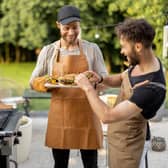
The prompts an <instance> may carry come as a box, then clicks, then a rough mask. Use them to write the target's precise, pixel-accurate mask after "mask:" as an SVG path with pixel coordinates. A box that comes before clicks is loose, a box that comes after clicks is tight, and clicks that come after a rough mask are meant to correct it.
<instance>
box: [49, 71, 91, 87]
mask: <svg viewBox="0 0 168 168" xmlns="http://www.w3.org/2000/svg"><path fill="white" fill-rule="evenodd" d="M76 75H78V74H77V73H71V74H66V75H63V76H59V77H57V76H50V77H48V78H47V80H46V82H47V83H51V84H56V85H72V86H74V85H76V83H75V77H76ZM86 76H87V78H88V79H90V78H91V77H92V74H91V73H87V74H86Z"/></svg>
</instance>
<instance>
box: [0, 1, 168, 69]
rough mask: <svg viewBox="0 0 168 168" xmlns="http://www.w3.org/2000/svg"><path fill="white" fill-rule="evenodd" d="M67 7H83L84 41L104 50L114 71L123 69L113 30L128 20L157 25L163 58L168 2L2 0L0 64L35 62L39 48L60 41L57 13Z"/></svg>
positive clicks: (156, 42) (157, 39) (82, 25)
mask: <svg viewBox="0 0 168 168" xmlns="http://www.w3.org/2000/svg"><path fill="white" fill-rule="evenodd" d="M65 4H71V5H75V6H77V7H79V8H80V11H81V18H82V21H81V27H82V38H84V39H87V40H89V41H93V42H96V43H97V44H98V45H99V46H100V47H101V49H102V51H103V54H104V57H105V60H106V62H108V63H109V65H110V68H111V69H112V70H113V71H115V70H117V71H118V70H120V68H121V67H122V66H121V62H122V61H121V60H122V56H120V54H119V50H120V49H119V48H120V46H119V42H118V40H117V38H116V35H115V33H114V27H115V25H116V24H118V23H119V22H121V21H123V20H124V19H125V18H130V17H133V18H145V19H147V20H148V21H149V22H150V23H151V24H152V25H153V26H154V28H155V30H156V38H155V40H154V43H155V45H156V53H157V55H159V56H161V54H162V36H163V26H164V24H165V23H166V17H165V16H164V13H165V12H166V11H168V7H167V6H168V2H167V0H150V1H149V0H141V1H132V0H124V1H123V0H94V1H90V0H80V1H79V0H64V1H63V0H60V1H55V0H44V1H41V0H20V1H18V0H1V1H0V25H1V26H0V61H2V60H3V61H16V60H17V61H31V60H34V59H33V57H34V55H35V54H33V53H35V52H34V51H35V50H36V49H37V48H41V47H42V46H43V45H46V44H48V43H50V42H53V41H55V40H57V39H58V38H59V32H58V30H57V29H56V25H55V21H56V15H57V10H58V9H59V8H60V7H61V6H63V5H65ZM95 34H97V36H95ZM95 37H96V38H95ZM28 53H31V54H28ZM26 55H29V57H26Z"/></svg>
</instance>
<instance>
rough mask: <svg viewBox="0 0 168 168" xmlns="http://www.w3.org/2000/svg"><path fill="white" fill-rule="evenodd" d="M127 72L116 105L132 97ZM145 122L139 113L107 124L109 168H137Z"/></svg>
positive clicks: (144, 134) (144, 132)
mask: <svg viewBox="0 0 168 168" xmlns="http://www.w3.org/2000/svg"><path fill="white" fill-rule="evenodd" d="M132 92H133V89H132V87H131V84H130V81H129V78H128V72H127V73H125V77H124V79H123V82H122V85H121V91H120V94H119V96H118V98H117V100H116V104H118V103H119V102H121V101H123V100H126V99H128V98H129V97H130V96H131V95H132ZM146 123H147V121H146V120H145V119H144V118H143V116H142V115H141V114H140V113H136V114H135V115H134V116H132V117H130V118H129V119H128V120H125V121H120V122H115V123H112V124H109V127H108V144H109V148H108V149H109V168H138V167H139V163H140V159H141V154H142V150H143V147H144V142H145V137H146V125H147V124H146Z"/></svg>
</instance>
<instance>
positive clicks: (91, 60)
mask: <svg viewBox="0 0 168 168" xmlns="http://www.w3.org/2000/svg"><path fill="white" fill-rule="evenodd" d="M57 44H58V41H56V42H54V43H51V44H49V45H47V46H44V47H43V48H42V50H41V52H40V54H39V56H38V60H37V63H36V67H35V69H34V71H33V73H32V76H31V78H30V81H31V80H33V79H34V78H35V77H39V76H44V75H47V74H48V75H51V72H52V65H53V60H55V59H54V58H53V57H54V56H55V54H53V53H54V50H55V46H57ZM81 46H82V49H83V52H84V54H85V55H86V59H87V61H88V65H89V70H92V71H94V72H96V73H98V74H99V75H102V76H106V75H107V74H108V73H107V70H106V67H105V63H104V59H103V55H102V52H101V50H100V48H99V47H98V45H97V44H95V43H92V42H88V41H86V40H81ZM71 54H74V55H79V54H80V51H79V48H78V49H74V50H66V49H64V48H60V55H61V56H66V55H71Z"/></svg>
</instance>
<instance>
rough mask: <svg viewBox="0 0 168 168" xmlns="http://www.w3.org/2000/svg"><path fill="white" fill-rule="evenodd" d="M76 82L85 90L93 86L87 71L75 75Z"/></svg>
mask: <svg viewBox="0 0 168 168" xmlns="http://www.w3.org/2000/svg"><path fill="white" fill-rule="evenodd" d="M75 83H76V84H77V85H78V86H79V87H80V88H81V89H82V90H84V91H87V90H89V89H90V88H93V86H92V84H91V82H90V79H88V77H87V76H86V74H85V73H80V74H79V75H77V76H76V77H75Z"/></svg>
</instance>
